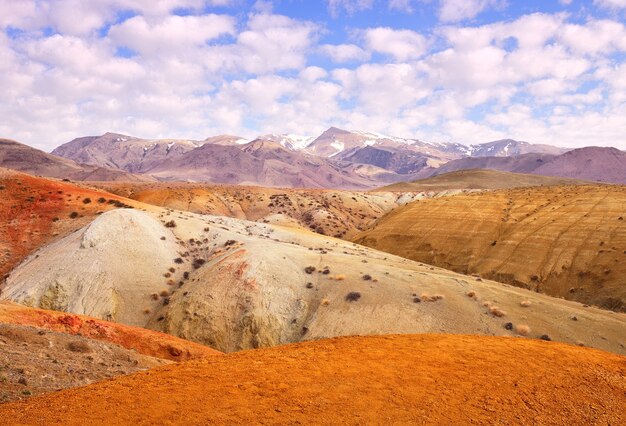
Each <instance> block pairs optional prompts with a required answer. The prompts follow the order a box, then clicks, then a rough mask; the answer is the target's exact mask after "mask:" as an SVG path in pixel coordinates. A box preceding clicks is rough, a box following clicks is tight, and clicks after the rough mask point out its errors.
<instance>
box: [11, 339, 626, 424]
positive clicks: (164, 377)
mask: <svg viewBox="0 0 626 426" xmlns="http://www.w3.org/2000/svg"><path fill="white" fill-rule="evenodd" d="M251 368H253V373H251ZM625 376H626V367H625V365H624V357H621V356H617V355H613V354H607V353H604V352H601V351H597V350H591V349H586V348H577V347H573V346H568V345H562V344H555V343H552V342H543V341H539V340H527V339H512V338H497V337H479V336H445V335H419V336H380V337H373V336H370V337H351V338H341V339H331V340H320V341H315V342H307V343H303V344H296V345H287V346H281V347H276V348H271V349H262V350H255V351H245V352H241V353H237V354H230V355H227V356H223V357H216V358H212V359H206V360H197V361H189V362H185V363H180V364H174V365H168V366H163V367H159V368H155V369H153V370H151V371H149V372H142V373H137V374H133V375H131V376H128V377H121V378H117V379H114V380H109V381H106V382H102V383H97V384H93V385H90V386H87V387H84V388H79V389H69V390H65V391H61V392H58V393H55V394H52V395H46V396H43V397H40V398H34V399H31V400H28V401H24V402H14V403H8V404H3V405H0V416H2V417H3V418H10V419H13V421H15V422H16V423H18V424H35V423H45V424H49V425H57V424H58V425H61V424H62V425H83V424H94V423H108V424H111V423H112V424H164V423H170V422H177V421H179V420H182V417H181V416H182V413H184V422H185V423H187V424H213V423H215V424H240V423H246V424H251V423H265V424H285V423H311V422H314V423H317V424H338V423H341V424H367V423H380V422H381V421H383V422H384V423H388V424H432V425H439V424H466V423H470V422H471V423H477V424H487V423H493V422H494V419H496V418H497V421H498V422H499V423H502V424H568V425H588V424H595V423H605V424H623V423H624V422H626V414H625V413H624V410H623V407H624V405H625V404H626V396H625V394H626V393H625V391H626V382H625V379H624V377H625ZM208 407H210V409H209V408H208Z"/></svg>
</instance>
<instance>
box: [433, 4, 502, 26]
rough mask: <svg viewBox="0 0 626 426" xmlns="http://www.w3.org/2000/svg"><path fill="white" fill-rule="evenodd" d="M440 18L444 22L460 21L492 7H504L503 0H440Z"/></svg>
mask: <svg viewBox="0 0 626 426" xmlns="http://www.w3.org/2000/svg"><path fill="white" fill-rule="evenodd" d="M439 4H440V7H439V19H441V20H442V21H443V22H459V21H463V20H465V19H471V18H474V17H475V16H476V15H478V14H479V13H481V12H483V11H484V10H486V9H488V8H491V7H497V8H499V7H503V6H504V5H505V3H504V2H503V1H502V0H439Z"/></svg>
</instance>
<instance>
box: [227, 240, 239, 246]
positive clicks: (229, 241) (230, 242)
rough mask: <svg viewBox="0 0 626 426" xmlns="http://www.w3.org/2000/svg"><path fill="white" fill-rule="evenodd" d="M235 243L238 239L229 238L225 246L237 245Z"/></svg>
mask: <svg viewBox="0 0 626 426" xmlns="http://www.w3.org/2000/svg"><path fill="white" fill-rule="evenodd" d="M235 244H237V241H235V240H228V241H226V242H225V243H224V247H228V246H232V245H235Z"/></svg>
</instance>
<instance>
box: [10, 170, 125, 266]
mask: <svg viewBox="0 0 626 426" xmlns="http://www.w3.org/2000/svg"><path fill="white" fill-rule="evenodd" d="M101 198H104V200H105V202H99V201H98V200H100V201H102V200H101ZM109 200H112V201H111V203H109ZM116 201H118V202H121V203H124V202H125V201H128V200H125V199H123V198H121V197H119V196H117V195H113V194H109V193H105V192H103V191H99V190H96V189H90V188H85V187H78V186H76V185H73V184H71V183H67V182H61V181H57V180H52V179H46V178H40V177H35V176H30V175H27V174H25V173H19V172H15V171H12V170H7V169H2V168H0V278H1V277H2V276H4V274H6V273H7V272H9V271H10V270H11V269H12V268H13V267H14V266H15V265H17V264H18V263H19V262H20V261H22V260H23V259H24V258H25V257H26V256H27V255H28V254H29V253H30V252H32V251H33V250H35V249H37V248H39V247H40V246H42V245H43V244H45V243H47V242H49V241H51V240H52V239H54V238H55V237H56V236H57V235H64V234H67V233H69V232H71V231H72V230H74V229H78V228H80V227H82V226H84V225H85V224H87V223H88V222H89V221H90V220H91V219H92V218H93V217H94V216H95V215H96V214H98V212H102V211H106V210H110V209H112V208H115V207H116V206H115V204H113V203H114V202H116ZM129 202H130V201H129ZM72 213H75V216H76V217H74V218H72V217H70V215H71V214H72Z"/></svg>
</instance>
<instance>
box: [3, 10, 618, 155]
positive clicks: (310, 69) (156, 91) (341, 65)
mask: <svg viewBox="0 0 626 426" xmlns="http://www.w3.org/2000/svg"><path fill="white" fill-rule="evenodd" d="M625 22H626V0H587V1H580V0H533V1H514V0H326V1H322V0H319V1H316V0H273V1H272V0H267V1H246V0H92V1H85V0H0V27H1V28H2V32H0V93H2V96H3V101H2V103H0V137H7V138H11V139H16V140H18V141H21V142H25V143H28V144H30V145H33V146H36V147H38V148H42V149H46V150H50V149H52V148H54V147H55V146H57V145H59V144H61V143H63V142H67V141H68V140H70V139H72V138H74V137H77V136H82V135H97V134H102V133H104V132H106V131H114V132H120V133H125V134H131V135H134V136H139V137H147V138H156V137H177V138H193V139H204V138H205V137H207V136H210V135H215V134H220V133H230V134H237V135H241V136H244V137H253V136H255V135H257V134H263V133H296V134H305V135H306V134H316V133H319V132H321V131H323V130H324V129H325V128H327V127H329V126H331V125H333V126H337V127H342V128H347V129H359V130H368V131H374V132H380V133H386V134H391V135H395V136H403V137H414V138H419V139H422V140H427V141H455V142H462V143H476V142H486V141H489V140H495V139H500V138H504V137H511V138H515V139H521V140H526V141H530V142H536V143H550V144H557V145H562V146H571V147H577V146H584V145H604V146H607V145H613V146H617V147H620V148H624V149H626V25H625Z"/></svg>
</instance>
